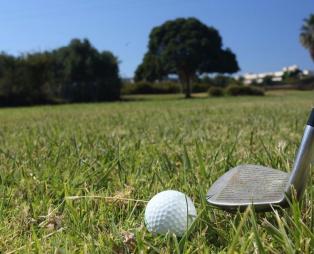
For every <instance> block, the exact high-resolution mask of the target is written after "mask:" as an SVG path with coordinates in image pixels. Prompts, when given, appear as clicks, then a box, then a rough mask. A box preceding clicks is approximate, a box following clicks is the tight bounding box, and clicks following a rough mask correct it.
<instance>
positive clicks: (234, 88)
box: [226, 85, 264, 96]
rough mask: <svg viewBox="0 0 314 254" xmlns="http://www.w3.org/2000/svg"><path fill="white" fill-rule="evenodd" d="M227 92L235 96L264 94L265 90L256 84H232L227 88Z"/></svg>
mask: <svg viewBox="0 0 314 254" xmlns="http://www.w3.org/2000/svg"><path fill="white" fill-rule="evenodd" d="M226 93H227V94H229V95H233V96H239V95H253V96H263V95H264V90H263V89H261V88H259V87H255V86H240V85H230V86H228V87H227V88H226Z"/></svg>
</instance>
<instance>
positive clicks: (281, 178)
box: [207, 165, 289, 211]
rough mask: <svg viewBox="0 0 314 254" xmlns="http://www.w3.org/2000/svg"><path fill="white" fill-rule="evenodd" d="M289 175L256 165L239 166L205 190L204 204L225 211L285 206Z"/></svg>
mask: <svg viewBox="0 0 314 254" xmlns="http://www.w3.org/2000/svg"><path fill="white" fill-rule="evenodd" d="M288 179H289V174H288V173H285V172H282V171H280V170H276V169H273V168H268V167H263V166H257V165H240V166H237V167H235V168H233V169H231V170H229V171H228V172H227V173H225V174H224V175H223V176H221V177H220V178H219V179H218V180H217V181H216V182H215V183H214V184H213V185H212V187H211V188H210V189H209V191H208V193H207V201H208V202H209V203H210V204H211V205H214V206H217V207H220V208H222V209H225V210H230V211H232V210H237V209H240V210H244V209H245V208H246V207H247V206H249V205H251V204H252V205H254V208H255V210H257V211H259V210H269V209H271V206H276V205H279V206H285V204H286V198H285V190H286V187H287V183H288Z"/></svg>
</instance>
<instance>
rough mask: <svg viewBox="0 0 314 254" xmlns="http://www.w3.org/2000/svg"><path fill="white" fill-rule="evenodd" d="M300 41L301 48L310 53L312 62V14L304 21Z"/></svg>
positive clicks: (313, 48) (313, 29) (313, 43)
mask: <svg viewBox="0 0 314 254" xmlns="http://www.w3.org/2000/svg"><path fill="white" fill-rule="evenodd" d="M300 41H301V44H302V45H303V47H305V48H306V49H308V50H309V51H310V54H311V57H312V60H313V61H314V14H311V15H310V17H309V18H307V19H305V20H304V24H303V26H302V27H301V34H300Z"/></svg>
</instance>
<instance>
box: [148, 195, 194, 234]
mask: <svg viewBox="0 0 314 254" xmlns="http://www.w3.org/2000/svg"><path fill="white" fill-rule="evenodd" d="M195 218H196V209H195V206H194V204H193V202H192V200H191V199H190V198H189V197H188V196H186V195H185V194H184V193H182V192H179V191H175V190H167V191H163V192H160V193H158V194H156V195H155V196H154V197H153V198H152V199H151V200H150V201H149V202H148V204H147V206H146V209H145V224H146V227H147V229H148V231H150V232H152V233H157V234H166V233H167V232H170V233H174V234H175V235H176V236H182V235H183V234H184V233H185V232H186V230H187V229H188V228H189V227H190V225H191V224H192V222H193V221H194V220H195Z"/></svg>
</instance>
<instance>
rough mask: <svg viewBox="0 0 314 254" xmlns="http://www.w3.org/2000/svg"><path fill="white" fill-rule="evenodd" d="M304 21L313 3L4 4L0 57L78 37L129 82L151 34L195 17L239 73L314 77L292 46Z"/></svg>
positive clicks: (68, 0) (153, 0)
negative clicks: (103, 53)
mask: <svg viewBox="0 0 314 254" xmlns="http://www.w3.org/2000/svg"><path fill="white" fill-rule="evenodd" d="M310 13H314V3H313V0H298V1H295V0H264V1H252V0H236V1H234V0H120V1H119V0H53V1H51V0H23V1H21V0H10V1H2V2H1V3H0V38H1V39H0V51H5V52H7V53H10V54H15V55H18V54H20V53H25V52H32V51H39V50H47V49H48V50H49V49H54V48H56V47H60V46H63V45H66V44H67V43H69V41H70V40H71V39H72V38H85V37H86V38H88V39H89V40H90V41H91V43H92V44H93V45H94V46H95V47H96V48H97V49H99V50H110V51H112V52H113V53H114V54H115V55H116V56H117V57H118V58H119V60H120V61H121V63H120V74H121V75H122V76H123V77H131V76H133V73H134V70H135V69H136V67H137V65H138V64H139V63H140V62H141V60H142V57H143V55H144V53H145V51H146V47H147V43H148V35H149V33H150V31H151V29H152V28H153V27H154V26H157V25H160V24H162V23H163V22H165V21H166V20H169V19H175V18H178V17H196V18H198V19H199V20H201V21H202V22H203V23H205V24H207V25H208V26H214V27H215V28H216V29H218V30H219V32H220V34H221V36H222V38H223V42H224V46H225V47H230V48H231V49H232V50H233V52H234V53H236V55H237V58H238V62H239V65H240V67H241V73H246V72H264V71H275V70H279V69H281V68H282V67H283V66H288V65H292V64H297V65H299V66H300V67H301V68H303V69H314V63H313V62H312V61H311V59H310V57H309V54H308V52H307V51H306V50H305V49H304V48H303V47H302V46H301V45H300V43H299V38H298V37H299V33H300V27H301V26H302V22H303V19H304V18H306V17H308V16H309V14H310Z"/></svg>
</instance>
